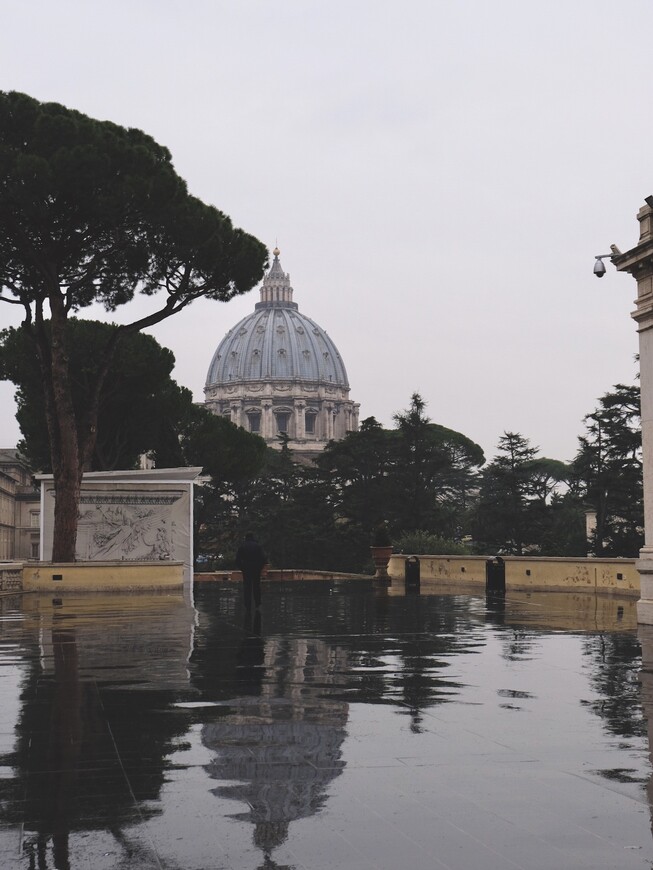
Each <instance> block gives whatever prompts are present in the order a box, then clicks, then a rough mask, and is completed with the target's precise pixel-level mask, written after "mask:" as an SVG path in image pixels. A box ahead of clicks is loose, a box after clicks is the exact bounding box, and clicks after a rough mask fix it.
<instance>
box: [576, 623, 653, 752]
mask: <svg viewBox="0 0 653 870" xmlns="http://www.w3.org/2000/svg"><path fill="white" fill-rule="evenodd" d="M584 652H585V656H586V657H587V665H588V667H589V670H590V683H591V685H592V687H593V688H594V690H595V691H596V693H597V695H599V697H598V698H597V699H595V700H592V701H586V700H585V701H582V702H581V703H582V704H583V705H584V706H586V707H588V708H589V709H590V710H591V711H592V712H593V713H595V714H596V715H597V716H600V717H601V719H603V722H604V724H605V727H606V728H607V729H608V731H609V732H610V733H611V734H615V735H617V736H619V737H624V738H630V737H645V736H646V733H647V732H646V720H645V719H644V717H643V716H642V698H641V692H640V668H641V651H640V645H639V641H638V639H637V637H636V636H635V635H634V634H625V633H624V634H601V635H590V636H588V637H587V638H585V640H584Z"/></svg>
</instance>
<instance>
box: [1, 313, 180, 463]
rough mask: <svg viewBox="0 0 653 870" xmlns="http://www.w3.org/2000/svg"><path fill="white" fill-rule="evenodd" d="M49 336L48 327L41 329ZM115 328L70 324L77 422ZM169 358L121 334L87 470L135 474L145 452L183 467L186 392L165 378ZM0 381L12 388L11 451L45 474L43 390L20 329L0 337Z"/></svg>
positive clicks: (145, 338) (148, 340)
mask: <svg viewBox="0 0 653 870" xmlns="http://www.w3.org/2000/svg"><path fill="white" fill-rule="evenodd" d="M44 326H45V329H46V331H49V326H50V324H49V322H46V323H45V324H44ZM116 329H117V327H116V326H113V325H111V324H108V323H102V322H100V321H97V320H79V319H77V318H70V319H69V320H68V321H67V323H66V343H67V346H68V348H69V351H68V358H69V363H70V370H71V377H70V383H71V393H72V400H73V406H74V408H75V416H76V419H77V421H78V422H79V421H81V420H82V419H83V412H84V409H85V408H87V407H88V403H89V397H90V394H91V391H92V389H93V385H94V382H95V378H96V377H97V368H98V365H99V363H98V359H97V354H96V350H97V348H98V347H102V346H103V345H104V344H106V343H107V341H108V340H109V339H110V336H111V334H112V333H113V332H114V331H115V330H116ZM174 363H175V358H174V355H173V353H172V351H170V350H168V348H165V347H161V345H160V344H158V342H157V341H156V340H155V339H154V338H153V337H152V336H150V335H145V334H144V333H141V332H135V333H131V334H129V335H126V336H125V337H124V338H123V340H122V342H121V345H120V353H119V354H116V355H115V357H114V359H113V361H112V363H111V366H110V368H109V372H108V376H107V378H106V379H105V381H104V384H103V386H102V389H101V391H100V398H99V404H98V419H97V437H96V441H95V449H94V451H93V454H92V456H91V457H90V461H89V467H90V469H91V470H92V471H109V470H112V469H116V468H121V469H128V468H134V467H135V466H136V465H137V464H138V460H139V457H140V456H141V455H142V454H144V453H149V454H152V455H153V456H155V457H156V461H157V465H158V466H159V467H165V466H169V465H179V464H181V463H182V461H183V459H182V454H181V447H180V445H179V435H180V433H181V432H182V430H183V429H184V427H185V426H186V425H188V423H189V422H190V421H189V418H190V416H191V415H192V414H193V399H192V395H191V393H190V390H187V389H186V388H185V387H180V386H178V385H177V384H176V383H175V381H174V380H173V379H172V378H171V373H172V370H173V367H174ZM0 380H10V381H12V382H13V383H14V384H15V385H16V387H17V389H16V402H17V406H18V410H17V414H16V419H17V420H18V424H19V426H20V430H21V433H22V436H23V439H22V441H21V442H20V444H19V445H18V446H19V448H20V451H21V453H22V454H23V455H24V456H25V458H26V459H27V460H28V462H29V463H30V465H31V467H32V468H33V469H35V470H38V471H42V472H49V471H51V470H52V464H51V455H50V442H49V436H48V427H47V420H46V416H45V409H44V400H43V383H42V380H41V372H40V368H39V364H38V359H37V358H36V357H35V355H34V348H33V344H32V342H31V340H30V338H29V336H28V335H27V333H26V332H25V330H23V329H14V328H10V329H6V330H4V331H3V332H2V333H0Z"/></svg>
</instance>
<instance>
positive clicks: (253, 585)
mask: <svg viewBox="0 0 653 870" xmlns="http://www.w3.org/2000/svg"><path fill="white" fill-rule="evenodd" d="M267 563H268V560H267V557H266V555H265V553H264V552H263V547H262V546H261V545H260V544H259V543H258V541H257V540H256V538H255V537H254V533H253V532H247V534H246V535H245V540H244V541H243V543H242V544H241V545H240V547H238V552H237V553H236V565H237V566H238V567H239V568H240V570H241V571H242V573H243V595H244V597H245V608H246V609H247V610H251V608H252V596H253V597H254V607H255V608H256V609H257V610H259V609H260V607H261V571H262V570H263V568H264V567H265V566H266V565H267Z"/></svg>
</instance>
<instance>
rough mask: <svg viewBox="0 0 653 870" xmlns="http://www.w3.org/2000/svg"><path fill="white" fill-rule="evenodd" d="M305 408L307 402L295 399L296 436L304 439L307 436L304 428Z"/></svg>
mask: <svg viewBox="0 0 653 870" xmlns="http://www.w3.org/2000/svg"><path fill="white" fill-rule="evenodd" d="M305 408H306V403H305V402H303V401H301V400H300V401H297V400H295V438H297V439H298V440H303V439H304V438H305V437H306V430H305V428H304V410H305Z"/></svg>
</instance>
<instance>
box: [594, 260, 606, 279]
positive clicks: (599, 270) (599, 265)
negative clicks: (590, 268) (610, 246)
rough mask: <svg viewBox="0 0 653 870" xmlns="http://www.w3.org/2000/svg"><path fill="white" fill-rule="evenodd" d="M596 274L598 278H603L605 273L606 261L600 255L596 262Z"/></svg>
mask: <svg viewBox="0 0 653 870" xmlns="http://www.w3.org/2000/svg"><path fill="white" fill-rule="evenodd" d="M594 274H595V275H596V277H597V278H602V277H603V276H604V275H605V263H604V262H603V260H602V259H601V258H600V257H597V258H596V263H594Z"/></svg>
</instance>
